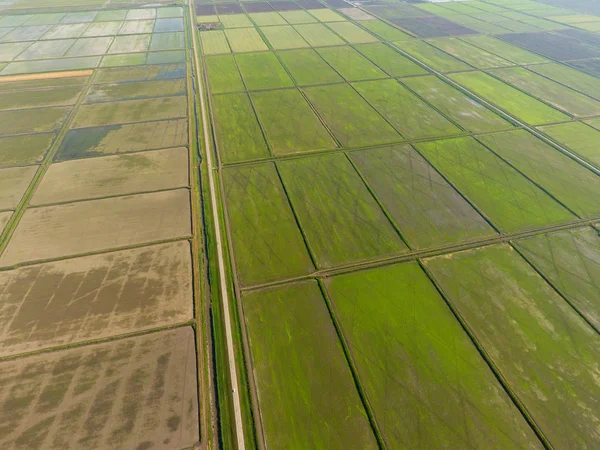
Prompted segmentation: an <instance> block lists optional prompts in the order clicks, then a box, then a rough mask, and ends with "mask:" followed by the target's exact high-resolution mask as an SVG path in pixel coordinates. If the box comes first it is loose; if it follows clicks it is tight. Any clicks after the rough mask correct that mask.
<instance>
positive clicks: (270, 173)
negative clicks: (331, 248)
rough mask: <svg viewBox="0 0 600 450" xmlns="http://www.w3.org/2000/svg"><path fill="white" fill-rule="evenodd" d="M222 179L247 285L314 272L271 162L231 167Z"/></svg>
mask: <svg viewBox="0 0 600 450" xmlns="http://www.w3.org/2000/svg"><path fill="white" fill-rule="evenodd" d="M223 182H224V184H225V195H226V198H227V213H228V217H229V224H230V227H231V234H232V236H231V239H232V242H233V249H234V254H235V261H236V267H237V273H238V277H239V279H240V282H241V283H242V284H243V285H252V284H258V283H264V282H267V281H274V280H277V279H281V278H289V277H294V276H299V275H304V274H307V273H310V272H312V271H313V270H314V266H313V264H312V262H311V259H310V257H309V254H308V250H307V249H306V245H305V244H304V240H303V238H302V234H301V233H300V230H299V229H298V225H297V224H296V219H295V218H294V214H293V213H292V210H291V208H290V204H289V200H288V199H287V197H286V195H285V192H284V190H283V186H282V185H281V182H280V181H279V176H278V175H277V172H276V170H275V167H274V166H273V165H272V164H265V165H253V166H249V167H240V168H230V169H227V170H225V171H224V173H223Z"/></svg>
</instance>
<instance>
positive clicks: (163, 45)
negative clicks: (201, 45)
mask: <svg viewBox="0 0 600 450" xmlns="http://www.w3.org/2000/svg"><path fill="white" fill-rule="evenodd" d="M180 48H185V35H184V34H183V33H159V34H156V33H155V34H153V35H152V42H151V43H150V51H152V52H154V51H159V50H177V49H180Z"/></svg>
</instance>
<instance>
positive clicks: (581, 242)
mask: <svg viewBox="0 0 600 450" xmlns="http://www.w3.org/2000/svg"><path fill="white" fill-rule="evenodd" d="M512 244H513V245H514V246H515V247H516V248H517V249H518V250H519V252H520V253H521V255H523V256H524V257H525V258H526V259H527V260H528V261H529V262H530V263H531V264H533V266H534V267H535V268H536V269H538V270H539V271H540V272H541V273H542V274H543V275H544V277H546V279H547V280H549V281H550V283H552V284H553V286H554V287H555V288H556V289H558V291H559V292H561V293H562V294H563V295H564V296H565V297H566V298H567V299H568V300H569V302H571V304H572V305H573V306H574V307H575V308H576V309H577V310H578V311H579V313H580V314H581V315H582V316H583V317H585V318H586V319H587V320H588V321H589V322H590V323H591V324H592V325H593V326H595V327H596V329H600V237H598V232H597V231H596V230H594V229H593V228H590V227H585V228H577V229H574V230H564V231H557V232H554V233H548V234H543V235H540V236H535V237H531V238H528V239H521V240H518V241H514V242H512Z"/></svg>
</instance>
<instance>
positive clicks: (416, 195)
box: [350, 145, 496, 249]
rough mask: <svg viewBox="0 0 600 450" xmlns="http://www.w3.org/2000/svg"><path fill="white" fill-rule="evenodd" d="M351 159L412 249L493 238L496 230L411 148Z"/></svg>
mask: <svg viewBox="0 0 600 450" xmlns="http://www.w3.org/2000/svg"><path fill="white" fill-rule="evenodd" d="M350 158H351V159H352V161H353V162H354V164H355V165H356V166H357V168H358V169H359V171H360V172H361V174H362V176H363V177H364V178H365V180H366V182H367V183H368V184H369V186H370V187H371V188H372V189H373V191H374V192H375V194H376V195H377V197H378V199H379V200H380V201H381V203H382V204H383V205H384V206H385V208H386V209H387V210H388V211H389V213H390V216H391V217H392V218H393V220H394V222H395V223H396V224H397V225H398V227H399V229H400V231H401V232H402V234H403V236H405V237H406V239H407V241H408V243H409V244H410V245H411V246H412V247H413V248H415V249H427V248H434V247H441V246H447V245H452V244H456V243H460V242H465V241H469V240H476V239H483V238H485V237H492V236H495V235H496V233H495V231H494V230H493V229H492V228H491V227H490V226H489V225H488V224H487V223H486V221H485V220H484V219H483V218H482V217H481V216H480V215H479V214H478V213H477V211H475V210H474V209H473V208H472V207H471V206H470V205H469V203H468V202H466V201H465V199H464V198H463V197H461V196H460V194H459V193H458V192H456V190H454V188H453V187H452V186H451V185H450V184H448V182H446V180H444V179H443V178H442V177H441V176H440V175H439V174H438V173H437V172H436V171H435V169H434V168H433V167H432V166H431V165H430V164H429V163H427V161H425V160H424V159H423V157H421V156H420V155H419V154H418V153H417V152H416V151H415V150H414V149H413V148H412V147H410V146H408V145H398V146H395V147H387V148H380V149H372V150H365V151H356V152H352V153H351V154H350Z"/></svg>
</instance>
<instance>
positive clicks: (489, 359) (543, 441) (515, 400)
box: [417, 259, 554, 449]
mask: <svg viewBox="0 0 600 450" xmlns="http://www.w3.org/2000/svg"><path fill="white" fill-rule="evenodd" d="M417 262H418V264H419V267H420V268H421V270H422V271H423V272H424V273H425V275H426V276H427V278H429V281H430V282H431V284H433V286H434V288H435V289H436V290H437V291H438V293H439V295H440V296H441V297H442V300H443V302H444V303H446V306H448V308H449V309H450V311H451V312H452V314H453V315H454V317H455V318H456V320H457V321H458V323H459V324H460V326H461V327H462V328H463V330H464V331H465V333H466V334H467V336H468V337H469V339H470V340H471V342H472V343H473V345H474V346H475V348H476V349H477V352H478V353H479V354H480V355H481V357H482V359H483V360H484V361H485V363H486V364H487V365H488V367H489V368H490V370H491V371H492V373H493V374H494V376H495V377H496V379H497V380H498V382H499V383H500V386H502V388H503V389H504V392H506V393H507V395H508V396H509V398H510V400H511V401H512V403H513V404H514V405H515V407H516V408H517V410H518V411H519V412H520V413H521V415H522V416H523V418H524V419H525V421H526V422H527V424H528V425H529V426H530V428H531V429H532V431H533V433H534V434H535V435H536V437H537V438H538V439H539V440H540V442H541V444H542V445H543V446H544V447H545V448H547V449H553V448H554V447H553V446H552V444H551V443H550V441H549V440H548V438H547V437H546V435H545V434H544V432H543V431H542V430H541V428H540V427H539V425H538V424H537V422H536V421H535V419H534V418H533V416H532V415H531V413H530V412H529V410H528V409H527V407H526V406H525V404H524V403H523V402H522V401H521V399H520V398H519V396H518V395H517V393H516V392H514V391H513V390H512V388H511V387H510V385H509V383H508V380H507V379H506V378H505V376H504V375H503V374H502V371H501V370H500V368H499V367H498V366H497V365H496V363H495V362H494V361H493V359H492V357H491V356H490V355H489V353H488V352H487V351H486V350H485V348H483V346H482V345H481V343H480V342H479V340H478V339H477V336H476V335H475V333H474V332H473V330H472V329H471V327H470V326H469V324H468V323H467V321H466V320H465V319H464V318H463V316H462V315H461V314H460V312H459V311H458V309H457V308H456V307H455V306H454V304H453V303H452V301H451V300H450V297H449V296H448V295H447V294H446V292H445V291H444V290H443V289H442V287H441V286H440V284H439V283H438V282H437V280H436V279H435V277H434V276H433V274H432V273H431V271H430V270H429V268H428V267H427V265H426V264H425V263H424V262H423V261H421V260H420V259H418V260H417Z"/></svg>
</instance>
